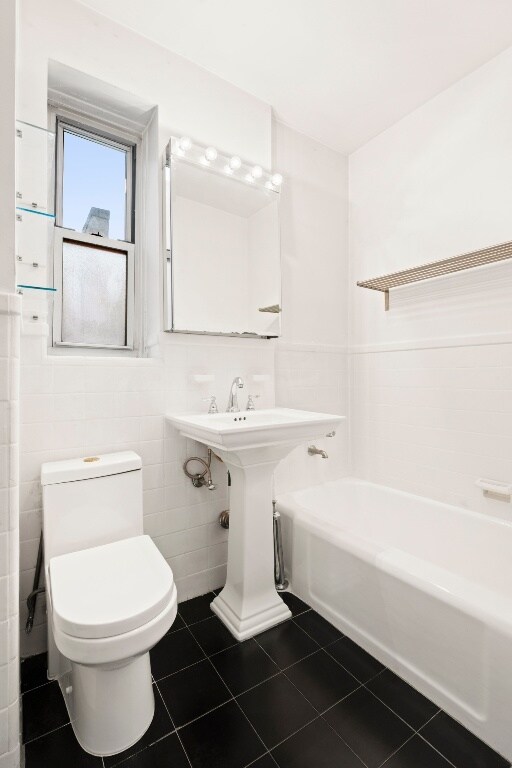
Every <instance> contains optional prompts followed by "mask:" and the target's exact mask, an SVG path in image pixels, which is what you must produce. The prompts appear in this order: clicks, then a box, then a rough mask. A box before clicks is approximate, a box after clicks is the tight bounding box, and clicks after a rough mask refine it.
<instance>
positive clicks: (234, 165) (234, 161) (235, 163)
mask: <svg viewBox="0 0 512 768" xmlns="http://www.w3.org/2000/svg"><path fill="white" fill-rule="evenodd" d="M241 165H242V161H241V160H240V158H239V157H238V155H233V157H232V158H231V160H230V161H229V167H230V168H231V170H233V171H238V169H239V168H240V166H241Z"/></svg>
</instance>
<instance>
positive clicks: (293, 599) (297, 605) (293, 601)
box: [279, 592, 311, 616]
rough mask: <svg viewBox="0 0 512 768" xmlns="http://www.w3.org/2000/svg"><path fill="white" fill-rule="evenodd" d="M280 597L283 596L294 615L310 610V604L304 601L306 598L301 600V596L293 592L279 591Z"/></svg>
mask: <svg viewBox="0 0 512 768" xmlns="http://www.w3.org/2000/svg"><path fill="white" fill-rule="evenodd" d="M279 597H282V598H283V600H284V602H285V603H286V605H287V606H288V608H289V609H290V611H291V612H292V616H298V615H299V614H300V613H304V611H310V610H311V608H310V606H309V605H308V604H307V603H305V602H304V600H301V599H300V597H297V595H294V594H292V593H291V592H279Z"/></svg>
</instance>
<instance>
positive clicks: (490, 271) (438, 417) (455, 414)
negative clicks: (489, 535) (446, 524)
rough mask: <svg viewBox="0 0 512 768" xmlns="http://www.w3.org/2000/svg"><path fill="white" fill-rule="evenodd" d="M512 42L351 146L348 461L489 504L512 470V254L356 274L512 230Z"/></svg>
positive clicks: (381, 476) (397, 480)
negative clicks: (486, 263) (423, 274)
mask: <svg viewBox="0 0 512 768" xmlns="http://www.w3.org/2000/svg"><path fill="white" fill-rule="evenodd" d="M511 89H512V49H508V50H507V51H505V52H504V53H503V54H502V55H500V56H498V57H497V58H496V59H494V60H493V61H491V62H489V63H488V64H486V65H485V66H483V67H482V68H480V69H478V70H477V71H475V72H474V73H473V74H471V75H469V76H468V77H466V78H465V79H464V80H461V81H460V82H459V83H457V84H456V85H454V86H453V87H451V88H449V89H448V90H446V91H445V92H443V93H442V94H440V95H439V96H438V97H436V98H435V99H433V100H432V101H430V102H428V103H427V104H425V105H424V106H423V107H421V108H420V109H418V110H416V111H415V112H413V113H412V114H411V115H409V116H408V117H406V118H405V119H403V120H402V121H400V122H399V123H397V124H396V125H395V126H393V127H392V128H390V129H389V130H387V131H385V132H384V133H382V134H381V135H380V136H378V137H377V138H375V139H374V140H373V141H371V142H369V143H368V144H367V145H365V146H364V147H362V148H361V149H360V150H358V151H357V152H355V153H354V154H353V155H351V157H350V297H351V321H352V322H351V325H352V328H351V341H352V343H353V345H354V352H355V354H354V357H353V373H352V387H353V393H354V397H353V411H352V417H353V453H354V472H355V474H357V475H358V476H363V477H367V478H369V479H371V480H375V481H377V482H382V483H384V484H386V485H391V486H394V487H397V488H401V489H405V490H410V491H413V492H416V493H420V494H421V495H425V496H429V497H432V498H435V499H440V500H442V501H448V502H453V503H456V504H462V505H465V506H467V507H469V508H471V509H475V510H482V511H484V512H488V513H491V514H500V515H501V514H503V515H509V513H510V510H509V508H508V507H507V506H506V505H504V504H500V503H499V502H496V501H489V500H484V498H483V496H482V494H481V491H479V490H478V489H476V488H475V486H474V481H475V479H476V478H477V477H479V476H487V477H491V478H495V479H498V480H499V479H503V480H510V478H511V477H512V405H511V404H512V344H511V343H509V342H512V316H511V313H510V291H511V289H512V263H504V264H502V265H500V266H495V267H489V268H483V269H481V270H478V271H475V272H473V273H471V274H470V273H466V274H460V275H454V276H452V277H449V278H443V279H439V280H437V281H435V282H434V283H432V282H430V283H428V284H427V283H424V284H423V285H418V286H416V287H411V288H403V289H400V290H399V291H395V292H392V294H391V310H390V311H389V312H387V313H385V312H384V301H383V298H382V295H381V294H377V293H375V292H373V291H368V290H363V289H361V288H357V287H355V283H356V281H357V280H360V279H364V278H369V277H373V276H378V275H381V274H386V273H388V272H392V271H394V270H397V269H403V268H406V267H412V266H414V265H419V264H422V263H425V262H428V261H432V260H436V259H440V258H444V257H448V256H452V255H456V254H457V253H461V252H465V251H470V250H474V249H477V248H481V247H484V246H488V245H493V244H497V243H500V242H503V241H506V240H510V239H512V223H511V218H510V210H511V205H512V187H511V185H510V178H511V173H512V152H511V143H510V137H511V135H512V105H511V100H510V92H511Z"/></svg>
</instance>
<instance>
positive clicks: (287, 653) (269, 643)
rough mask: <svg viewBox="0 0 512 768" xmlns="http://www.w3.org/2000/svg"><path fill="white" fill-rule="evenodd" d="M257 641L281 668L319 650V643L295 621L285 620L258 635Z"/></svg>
mask: <svg viewBox="0 0 512 768" xmlns="http://www.w3.org/2000/svg"><path fill="white" fill-rule="evenodd" d="M256 642H257V643H259V645H261V647H262V648H263V649H264V650H265V651H266V652H267V653H268V655H269V656H270V658H271V659H272V660H273V661H275V663H276V664H277V665H278V666H279V667H281V669H284V668H285V667H289V666H290V665H291V664H295V662H296V661H300V660H301V659H303V658H304V657H305V656H308V655H309V654H310V653H314V652H315V651H317V650H318V643H315V641H314V640H313V639H312V638H311V637H310V636H309V635H307V634H306V633H305V632H304V631H303V630H302V629H301V628H300V627H298V626H297V625H296V624H294V623H293V621H285V622H284V623H283V624H278V625H277V627H272V629H267V630H266V632H262V633H261V635H256Z"/></svg>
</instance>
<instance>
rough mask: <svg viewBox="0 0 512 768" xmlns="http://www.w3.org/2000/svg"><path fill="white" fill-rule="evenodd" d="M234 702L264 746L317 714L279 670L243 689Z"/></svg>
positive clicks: (287, 733) (272, 744) (269, 746)
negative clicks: (237, 704)
mask: <svg viewBox="0 0 512 768" xmlns="http://www.w3.org/2000/svg"><path fill="white" fill-rule="evenodd" d="M238 703H239V704H240V706H241V707H242V709H243V711H244V712H245V714H246V715H247V717H248V718H249V720H250V721H251V723H252V724H253V726H254V728H255V729H256V731H257V733H258V735H259V736H260V738H261V739H263V741H264V742H265V745H266V746H267V748H268V749H271V748H272V747H274V746H275V745H276V744H278V743H279V742H280V741H283V739H286V738H288V736H291V734H292V733H294V732H295V731H297V730H298V729H299V728H302V727H303V726H304V725H306V723H308V722H310V721H311V720H313V719H314V718H315V717H316V716H317V712H316V711H315V710H314V709H313V707H312V706H311V704H309V703H308V702H307V701H306V699H305V698H304V697H303V696H302V695H301V694H300V693H299V691H298V690H297V689H296V688H295V687H294V686H293V685H292V684H291V683H290V681H289V680H288V679H287V678H286V677H285V676H284V675H283V674H280V675H277V677H272V678H270V680H267V681H266V682H265V683H262V684H261V685H258V686H257V687H256V688H252V689H251V690H250V691H247V693H243V694H242V695H241V696H240V697H239V698H238Z"/></svg>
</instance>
